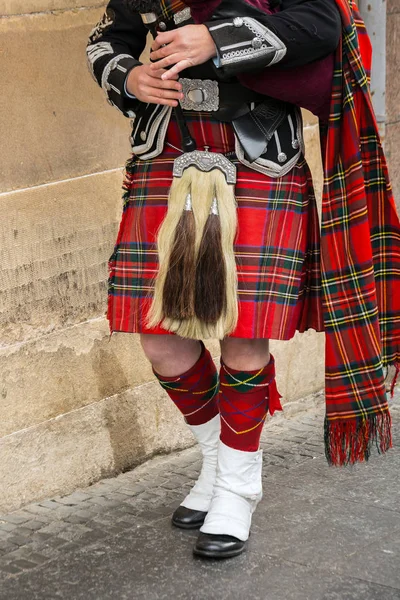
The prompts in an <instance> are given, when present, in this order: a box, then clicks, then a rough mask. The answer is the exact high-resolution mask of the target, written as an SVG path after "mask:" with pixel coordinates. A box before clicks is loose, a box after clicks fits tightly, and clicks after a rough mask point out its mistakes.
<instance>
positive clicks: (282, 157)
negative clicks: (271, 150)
mask: <svg viewBox="0 0 400 600" xmlns="http://www.w3.org/2000/svg"><path fill="white" fill-rule="evenodd" d="M278 161H279V162H280V163H284V162H286V161H287V156H286V154H285V153H284V152H280V153H279V154H278Z"/></svg>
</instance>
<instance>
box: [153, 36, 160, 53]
mask: <svg viewBox="0 0 400 600" xmlns="http://www.w3.org/2000/svg"><path fill="white" fill-rule="evenodd" d="M160 48H161V44H159V43H158V41H157V38H156V39H155V40H153V41H152V43H151V52H155V51H156V50H159V49H160Z"/></svg>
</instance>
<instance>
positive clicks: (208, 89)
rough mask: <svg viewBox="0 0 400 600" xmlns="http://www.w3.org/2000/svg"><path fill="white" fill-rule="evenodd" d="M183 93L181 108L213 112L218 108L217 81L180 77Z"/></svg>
mask: <svg viewBox="0 0 400 600" xmlns="http://www.w3.org/2000/svg"><path fill="white" fill-rule="evenodd" d="M179 81H180V83H181V84H182V92H183V94H184V95H185V97H184V99H183V100H181V101H180V104H181V106H182V108H183V110H199V111H205V112H215V111H216V110H218V109H219V86H218V81H213V80H212V79H185V78H183V79H180V80H179Z"/></svg>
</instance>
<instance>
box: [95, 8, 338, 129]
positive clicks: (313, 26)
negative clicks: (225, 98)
mask: <svg viewBox="0 0 400 600" xmlns="http://www.w3.org/2000/svg"><path fill="white" fill-rule="evenodd" d="M186 13H188V11H186ZM166 16H167V17H168V18H166V19H164V20H165V25H166V27H167V28H168V29H170V28H173V27H175V26H176V25H175V22H174V15H173V14H172V13H170V14H167V15H166ZM185 17H190V15H189V14H183V13H182V18H185ZM178 20H179V19H178ZM190 22H191V21H189V20H183V22H181V23H180V24H179V26H183V25H186V24H188V23H190ZM205 25H206V26H207V27H208V29H209V31H210V33H211V35H212V37H213V39H214V42H215V44H216V47H217V51H218V56H219V67H218V68H216V67H215V64H214V63H213V62H211V61H210V65H208V66H209V69H212V71H213V78H214V79H222V80H227V79H228V80H232V78H234V77H235V75H236V74H238V73H243V72H248V71H251V70H257V69H258V70H259V69H263V68H266V67H268V66H272V65H276V64H278V63H279V65H280V67H282V68H285V67H296V66H299V65H304V64H308V63H310V62H313V61H315V60H318V59H320V58H323V57H325V56H327V55H328V54H330V53H332V52H333V51H334V50H335V49H336V47H337V45H338V42H339V39H340V35H341V21H340V15H339V11H338V9H337V7H336V3H335V1H334V0H282V2H281V10H280V12H278V13H274V14H272V15H267V14H265V13H263V12H262V11H260V10H258V9H256V8H254V7H253V6H251V5H249V4H248V3H247V2H246V1H245V0H235V1H234V2H233V1H232V0H222V2H221V3H220V5H219V6H218V8H217V9H216V11H215V12H214V14H213V15H212V17H211V20H210V21H209V22H207V23H205ZM146 39H147V30H146V28H145V27H144V25H143V23H142V20H141V17H140V15H139V14H136V13H133V12H132V11H131V10H129V9H128V8H127V6H126V4H125V2H124V0H111V1H110V2H109V4H108V6H107V9H106V12H105V14H104V16H103V18H102V20H101V21H100V22H99V23H98V24H97V25H96V27H95V28H94V29H93V31H92V32H91V34H90V37H89V42H88V46H87V58H88V63H89V67H90V70H91V72H92V74H93V76H94V77H95V79H96V81H97V83H98V84H99V85H100V86H101V87H102V88H103V89H104V91H105V92H106V95H107V99H108V101H109V103H110V104H112V105H114V106H116V107H117V108H118V109H119V110H120V111H122V112H123V114H124V115H125V116H127V117H131V118H132V117H134V116H135V112H136V111H137V109H138V106H139V102H138V101H137V100H135V99H133V98H130V97H128V95H127V94H126V93H125V80H126V77H127V75H128V73H129V71H130V70H131V69H132V68H133V67H135V66H137V65H138V64H140V62H139V57H140V55H141V53H142V51H143V49H144V48H145V46H146ZM191 75H192V76H194V75H193V74H191ZM186 76H188V75H187V74H186Z"/></svg>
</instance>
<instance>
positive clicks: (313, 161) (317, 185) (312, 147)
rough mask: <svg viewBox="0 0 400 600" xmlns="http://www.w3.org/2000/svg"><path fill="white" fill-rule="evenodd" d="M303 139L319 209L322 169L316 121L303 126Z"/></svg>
mask: <svg viewBox="0 0 400 600" xmlns="http://www.w3.org/2000/svg"><path fill="white" fill-rule="evenodd" d="M304 140H305V144H306V159H307V162H308V164H309V167H310V169H311V173H312V177H313V182H314V189H315V196H316V198H317V204H318V208H319V210H320V208H321V201H322V188H323V171H322V157H321V147H320V137H319V127H318V124H317V123H314V124H312V125H308V126H306V127H305V128H304Z"/></svg>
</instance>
